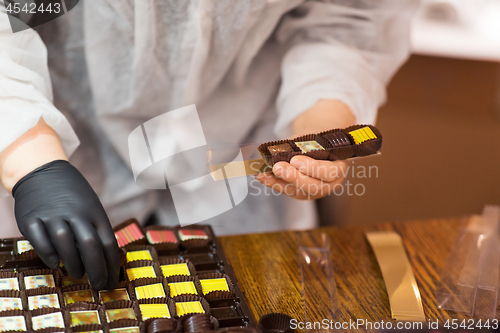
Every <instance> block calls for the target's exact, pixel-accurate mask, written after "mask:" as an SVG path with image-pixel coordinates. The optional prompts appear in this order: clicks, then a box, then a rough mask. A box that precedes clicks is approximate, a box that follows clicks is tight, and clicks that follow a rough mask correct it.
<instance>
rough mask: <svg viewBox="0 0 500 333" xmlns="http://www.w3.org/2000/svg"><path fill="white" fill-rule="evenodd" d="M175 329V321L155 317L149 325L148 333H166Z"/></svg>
mask: <svg viewBox="0 0 500 333" xmlns="http://www.w3.org/2000/svg"><path fill="white" fill-rule="evenodd" d="M174 331H175V326H174V321H173V320H172V319H169V318H158V319H154V320H152V321H151V322H150V323H149V325H148V333H166V332H174Z"/></svg>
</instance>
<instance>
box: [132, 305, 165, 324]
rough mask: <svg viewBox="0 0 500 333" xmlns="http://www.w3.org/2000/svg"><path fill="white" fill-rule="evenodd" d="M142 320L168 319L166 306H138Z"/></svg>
mask: <svg viewBox="0 0 500 333" xmlns="http://www.w3.org/2000/svg"><path fill="white" fill-rule="evenodd" d="M139 309H140V310H141V316H142V320H147V319H150V318H170V317H171V316H170V310H169V309H168V305H167V304H139Z"/></svg>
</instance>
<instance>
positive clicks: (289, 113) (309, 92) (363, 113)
mask: <svg viewBox="0 0 500 333" xmlns="http://www.w3.org/2000/svg"><path fill="white" fill-rule="evenodd" d="M417 4H418V0H381V1H373V0H358V1H346V0H321V1H318V0H316V1H308V2H306V3H304V4H303V5H301V6H299V7H297V8H295V9H294V10H292V11H291V12H289V13H288V14H287V15H286V16H285V17H284V18H283V20H282V22H281V23H280V25H279V26H278V28H277V30H276V32H275V38H276V40H277V41H278V42H279V43H283V44H286V45H289V49H288V51H287V53H286V54H285V56H284V59H283V62H282V66H281V72H282V73H281V74H282V83H281V87H280V91H279V95H278V99H277V109H278V114H279V115H278V120H277V123H276V126H275V132H276V134H277V135H278V136H279V137H288V136H291V135H293V133H292V130H291V123H292V121H293V120H294V119H295V118H296V117H297V116H298V115H300V114H301V113H302V112H304V111H305V110H307V109H308V108H309V107H311V106H312V105H314V104H315V103H316V102H317V101H318V100H319V99H333V100H340V101H342V102H344V103H345V104H346V105H348V106H349V107H350V109H351V110H352V111H353V112H354V114H355V115H356V118H357V121H358V123H367V124H372V123H374V122H375V119H376V117H377V109H378V107H379V106H380V105H381V104H382V103H384V102H385V98H386V92H385V86H386V85H387V83H388V82H389V80H390V79H391V77H392V75H393V74H394V73H395V72H396V70H397V69H398V68H399V67H400V66H401V65H402V64H403V62H404V61H405V60H406V59H407V57H408V55H409V51H410V45H409V43H410V21H411V17H412V15H413V13H414V11H415V9H416V6H417Z"/></svg>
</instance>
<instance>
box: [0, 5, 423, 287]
mask: <svg viewBox="0 0 500 333" xmlns="http://www.w3.org/2000/svg"><path fill="white" fill-rule="evenodd" d="M415 7H416V1H414V0H404V1H403V0H380V1H372V0H318V1H304V0H252V1H233V0H218V1H208V0H186V1H178V0H168V1H167V0H166V1H154V0H138V1H134V0H128V1H123V0H85V1H81V2H80V3H79V4H78V5H77V6H76V7H75V8H74V9H73V10H71V11H70V12H68V13H67V14H65V15H64V16H62V17H60V18H58V19H56V20H54V21H51V22H49V23H46V24H44V25H42V26H40V27H38V28H37V29H36V31H35V30H32V29H29V30H25V31H21V32H17V33H12V30H11V27H10V25H9V20H8V18H7V15H6V10H5V7H4V5H3V4H0V152H1V153H0V180H1V182H2V184H3V187H1V189H0V195H8V194H9V193H12V194H13V197H14V199H15V215H16V220H17V224H18V227H19V230H20V231H21V233H22V234H23V235H24V236H25V237H26V238H27V239H28V240H29V241H30V242H31V243H32V245H33V246H34V248H35V250H36V251H37V252H38V253H39V255H40V256H41V258H42V259H43V260H44V262H45V263H46V264H47V265H49V266H50V267H56V266H57V264H58V263H59V259H61V260H62V262H63V263H64V264H65V265H66V267H67V268H68V271H69V273H70V274H71V275H73V276H76V277H79V276H82V275H83V274H84V272H85V271H86V272H87V274H88V276H89V279H90V281H91V283H92V285H93V286H94V287H95V288H97V289H102V288H111V287H113V286H115V285H116V283H117V274H118V273H117V272H118V268H117V261H118V260H117V245H116V240H115V239H114V235H113V233H112V229H111V226H110V225H111V224H116V223H119V222H121V221H123V220H125V219H127V218H130V217H136V218H138V219H139V220H140V221H144V220H145V219H146V218H147V217H148V216H150V215H151V214H153V213H154V214H156V216H157V217H158V220H159V221H160V223H161V224H165V225H175V224H177V223H178V221H177V217H176V213H175V209H174V208H173V205H172V202H171V200H169V198H170V196H169V192H168V191H151V190H148V189H144V188H141V187H139V186H137V185H136V184H135V182H134V178H133V175H132V172H131V169H130V162H129V156H128V148H127V138H128V136H129V134H130V133H131V132H132V131H133V130H134V129H135V128H137V127H138V126H141V124H143V123H144V122H146V121H148V120H149V119H151V118H153V117H156V116H158V115H161V114H164V113H165V112H167V111H170V110H175V109H178V108H180V107H183V106H186V105H190V104H196V106H197V109H198V114H199V118H200V121H201V124H202V126H203V130H204V134H205V137H206V140H207V142H231V143H234V144H242V143H245V142H253V143H257V142H265V141H270V140H275V139H282V138H287V137H293V136H298V135H302V134H308V133H315V132H320V131H323V130H328V129H331V128H342V127H347V126H350V125H353V124H355V123H366V124H371V123H374V121H375V119H376V114H377V109H378V107H379V106H380V105H381V104H382V103H383V102H384V100H385V86H386V85H387V83H388V81H389V80H390V78H391V77H392V75H393V74H394V73H395V72H396V70H397V69H398V68H399V67H400V66H401V64H402V63H403V62H404V61H405V59H406V58H407V56H408V54H409V29H410V18H411V15H412V14H413V11H414V10H415ZM185 135H186V136H187V135H189V132H186V133H185ZM177 140H178V139H177ZM171 144H172V145H178V144H180V143H179V142H176V139H175V138H173V139H172V142H171ZM68 159H69V162H68ZM343 166H345V164H344V163H342V162H327V161H314V160H311V159H309V158H306V157H296V158H294V159H293V160H292V161H291V164H289V163H285V162H281V163H278V164H276V165H275V166H274V168H273V174H264V175H260V176H257V177H256V178H252V179H251V180H250V181H251V182H256V181H258V182H259V183H261V184H263V185H265V186H267V187H270V188H273V189H274V190H276V191H278V192H283V193H282V194H284V195H275V192H273V193H274V194H272V195H269V192H267V195H266V193H265V191H262V189H264V187H262V186H261V185H260V184H259V186H260V187H257V186H256V185H255V184H253V183H252V184H251V187H252V188H254V189H255V188H258V189H259V190H261V191H260V192H259V193H254V195H248V196H247V198H245V200H244V201H243V202H242V203H241V204H239V205H238V206H236V207H235V208H234V209H231V210H228V211H227V212H225V213H223V214H221V215H218V216H216V217H213V218H211V219H208V220H207V221H205V222H207V223H210V224H212V225H213V227H214V229H215V231H216V233H217V234H233V233H246V232H261V231H273V230H280V229H290V228H295V229H299V228H311V227H314V226H315V225H316V212H315V208H314V204H313V202H311V199H317V198H319V197H322V196H325V195H327V194H328V193H330V192H331V191H332V189H333V188H334V186H335V185H336V184H339V183H340V182H342V176H341V175H342V173H341V172H335V173H334V174H335V175H336V176H331V174H332V173H330V172H329V171H332V170H339V168H340V169H341V168H342V167H343ZM321 170H327V171H328V172H325V171H321ZM82 175H83V176H82ZM339 175H340V177H339ZM287 185H290V186H287ZM310 188H315V189H316V190H317V189H318V188H320V189H321V191H320V192H314V193H313V192H312V191H310V190H308V189H310ZM297 199H301V200H297ZM192 209H193V210H194V211H195V210H196V209H197V205H196V204H195V203H194V204H193V205H192ZM110 221H111V224H110Z"/></svg>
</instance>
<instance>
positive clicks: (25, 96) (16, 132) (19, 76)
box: [0, 1, 80, 196]
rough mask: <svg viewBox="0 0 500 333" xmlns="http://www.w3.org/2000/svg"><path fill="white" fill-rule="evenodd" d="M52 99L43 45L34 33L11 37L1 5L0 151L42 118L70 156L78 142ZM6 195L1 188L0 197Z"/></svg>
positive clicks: (27, 32) (24, 32)
mask: <svg viewBox="0 0 500 333" xmlns="http://www.w3.org/2000/svg"><path fill="white" fill-rule="evenodd" d="M69 89H71V88H69ZM52 98H53V96H52V85H51V82H50V76H49V70H48V66H47V49H46V47H45V45H44V44H43V42H42V40H41V38H40V36H39V35H38V33H36V32H35V31H34V30H33V29H27V30H24V31H21V32H16V33H13V32H12V29H11V27H10V23H9V18H8V16H7V12H6V10H5V6H4V4H3V3H2V2H1V1H0V151H3V150H4V149H5V148H7V147H8V146H9V145H10V144H12V143H13V142H14V141H15V140H16V139H17V138H19V137H20V136H21V135H23V134H24V133H25V132H26V131H28V130H29V129H30V128H32V127H34V126H35V125H36V124H37V123H38V121H39V120H40V118H42V117H43V119H44V120H45V122H46V123H47V125H49V126H50V127H52V129H54V131H55V132H56V133H57V135H58V136H59V140H60V141H61V143H62V146H63V148H64V151H65V153H66V155H67V156H68V157H69V156H70V155H71V154H72V153H73V151H74V150H75V149H76V148H77V147H78V145H79V144H80V142H79V140H78V137H77V136H76V134H75V132H74V131H73V129H72V127H71V125H70V124H69V122H68V120H67V119H66V117H64V115H63V114H62V113H61V112H60V111H59V110H57V109H56V108H55V107H54V105H53V104H52ZM5 195H7V191H6V190H5V189H4V188H3V187H2V186H0V196H5Z"/></svg>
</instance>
